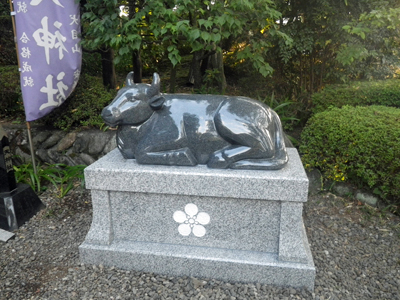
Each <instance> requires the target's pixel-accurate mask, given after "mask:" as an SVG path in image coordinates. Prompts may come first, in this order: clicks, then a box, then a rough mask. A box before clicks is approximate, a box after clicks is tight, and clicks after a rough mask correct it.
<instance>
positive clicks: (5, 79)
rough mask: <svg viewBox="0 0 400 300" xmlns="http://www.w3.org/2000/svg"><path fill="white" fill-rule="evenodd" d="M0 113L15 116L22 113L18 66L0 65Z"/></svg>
mask: <svg viewBox="0 0 400 300" xmlns="http://www.w3.org/2000/svg"><path fill="white" fill-rule="evenodd" d="M0 78H1V80H0V103H1V108H2V111H1V112H0V115H5V116H8V117H10V116H14V117H15V116H16V115H23V114H24V106H23V103H22V94H21V86H20V83H19V72H18V66H1V67H0Z"/></svg>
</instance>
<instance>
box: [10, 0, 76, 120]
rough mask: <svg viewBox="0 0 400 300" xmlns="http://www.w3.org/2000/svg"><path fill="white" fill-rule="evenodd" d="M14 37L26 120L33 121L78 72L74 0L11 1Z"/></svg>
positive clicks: (67, 88)
mask: <svg viewBox="0 0 400 300" xmlns="http://www.w3.org/2000/svg"><path fill="white" fill-rule="evenodd" d="M14 11H15V13H16V14H15V21H16V31H17V32H16V37H17V43H18V55H19V60H20V68H21V90H22V98H23V101H24V107H25V115H26V120H27V121H28V122H29V121H34V120H37V119H39V118H41V117H43V116H45V115H46V114H48V113H49V112H50V111H52V110H53V109H54V108H56V107H57V106H60V105H61V103H62V102H63V101H64V100H65V99H66V98H67V97H68V96H69V95H70V94H71V93H72V91H73V90H74V88H75V86H76V84H77V82H78V79H79V75H80V70H81V62H82V50H81V46H80V45H79V41H80V40H79V35H80V14H79V3H78V2H76V0H26V1H15V0H14Z"/></svg>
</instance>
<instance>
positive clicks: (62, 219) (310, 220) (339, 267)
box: [0, 188, 400, 300]
mask: <svg viewBox="0 0 400 300" xmlns="http://www.w3.org/2000/svg"><path fill="white" fill-rule="evenodd" d="M41 199H42V201H43V202H44V203H45V204H46V205H47V207H46V209H44V210H42V211H40V212H39V213H38V214H37V215H36V216H34V217H33V218H32V219H31V220H30V221H29V222H28V223H27V224H25V225H24V226H23V227H21V228H20V229H18V230H17V231H16V232H15V233H16V237H15V238H14V239H12V240H10V241H8V242H7V243H2V242H0V299H1V300H3V299H7V300H8V299H18V300H21V299H229V300H231V299H320V300H322V299H332V300H333V299H400V223H399V222H400V218H399V217H396V216H393V215H391V214H389V213H382V212H379V211H377V210H375V209H372V208H368V207H366V206H361V205H358V203H355V202H353V201H352V200H345V199H343V198H339V197H336V196H334V195H332V194H329V193H328V194H320V195H316V196H310V198H309V201H308V202H307V204H305V208H304V223H305V226H306V229H307V234H308V239H309V242H310V244H311V250H312V253H313V257H314V262H315V265H316V268H317V276H316V280H315V290H314V291H313V292H312V293H311V292H309V291H306V290H301V289H293V288H277V287H273V286H268V285H260V284H238V283H228V282H222V281H218V280H213V279H207V278H201V279H198V278H190V277H170V276H160V275H156V274H152V273H143V272H136V271H124V270H120V269H116V268H108V267H103V266H101V265H100V266H91V265H83V264H81V263H80V262H79V253H78V246H79V245H80V244H81V243H82V242H83V240H84V238H85V235H86V233H87V232H88V229H89V226H90V222H91V204H90V197H89V193H88V192H87V191H84V190H82V189H80V188H77V189H75V190H74V191H72V192H71V193H70V194H68V195H67V196H66V197H64V198H63V199H61V200H60V199H57V198H56V197H55V196H54V195H53V194H52V192H51V191H49V192H46V193H45V194H42V195H41Z"/></svg>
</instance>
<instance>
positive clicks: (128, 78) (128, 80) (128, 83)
mask: <svg viewBox="0 0 400 300" xmlns="http://www.w3.org/2000/svg"><path fill="white" fill-rule="evenodd" d="M134 83H135V82H134V81H133V72H129V74H128V75H127V76H126V80H125V85H126V86H131V85H133V84H134Z"/></svg>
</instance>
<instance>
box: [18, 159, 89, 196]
mask: <svg viewBox="0 0 400 300" xmlns="http://www.w3.org/2000/svg"><path fill="white" fill-rule="evenodd" d="M85 167H86V166H83V165H78V166H67V165H64V164H54V165H45V166H37V168H36V169H37V173H36V174H35V172H34V170H33V166H32V164H31V163H29V164H23V165H20V166H14V172H15V178H16V181H17V182H20V183H25V184H29V185H30V186H31V188H32V189H33V190H34V191H35V192H37V193H40V192H42V191H44V190H46V186H47V185H48V184H52V185H53V186H54V187H55V188H56V190H57V196H58V197H59V198H62V197H64V196H65V195H66V194H67V193H68V192H69V191H70V190H71V189H72V188H73V187H74V186H75V183H76V181H77V180H78V181H79V182H80V184H81V185H82V186H83V185H84V182H85V181H84V175H83V170H84V168H85Z"/></svg>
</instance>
